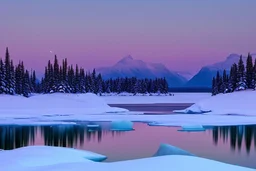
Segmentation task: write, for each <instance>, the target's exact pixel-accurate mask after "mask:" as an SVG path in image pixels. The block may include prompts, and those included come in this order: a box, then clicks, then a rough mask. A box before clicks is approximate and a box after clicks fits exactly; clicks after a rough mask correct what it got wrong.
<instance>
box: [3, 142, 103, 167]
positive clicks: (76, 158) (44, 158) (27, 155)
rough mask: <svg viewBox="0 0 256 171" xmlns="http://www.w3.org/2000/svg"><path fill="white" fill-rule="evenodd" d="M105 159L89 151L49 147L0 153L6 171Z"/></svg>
mask: <svg viewBox="0 0 256 171" xmlns="http://www.w3.org/2000/svg"><path fill="white" fill-rule="evenodd" d="M106 158H107V157H106V156H103V155H101V154H97V153H94V152H90V151H83V150H76V149H72V148H63V147H51V146H28V147H22V148H17V149H14V150H4V151H1V152H0V159H1V161H0V162H2V163H5V167H4V168H6V170H7V168H8V169H10V168H12V167H18V166H21V167H39V166H40V167H41V166H47V165H54V164H61V163H62V164H63V163H73V162H92V161H103V160H105V159H106ZM7 163H9V164H7ZM10 163H14V165H13V164H11V165H10ZM8 165H9V166H8ZM15 165H16V166H15ZM4 168H3V165H1V170H2V169H3V170H5V169H4Z"/></svg>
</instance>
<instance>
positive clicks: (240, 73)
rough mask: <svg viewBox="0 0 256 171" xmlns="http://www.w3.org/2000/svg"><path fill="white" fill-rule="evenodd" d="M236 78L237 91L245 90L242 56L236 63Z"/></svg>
mask: <svg viewBox="0 0 256 171" xmlns="http://www.w3.org/2000/svg"><path fill="white" fill-rule="evenodd" d="M237 78H238V85H237V89H238V90H244V89H246V77H245V67H244V62H243V59H242V56H240V59H239V62H238V72H237Z"/></svg>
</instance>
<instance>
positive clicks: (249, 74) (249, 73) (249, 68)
mask: <svg viewBox="0 0 256 171" xmlns="http://www.w3.org/2000/svg"><path fill="white" fill-rule="evenodd" d="M246 86H247V87H248V88H253V62H252V56H251V54H250V53H249V54H248V57H247V60H246Z"/></svg>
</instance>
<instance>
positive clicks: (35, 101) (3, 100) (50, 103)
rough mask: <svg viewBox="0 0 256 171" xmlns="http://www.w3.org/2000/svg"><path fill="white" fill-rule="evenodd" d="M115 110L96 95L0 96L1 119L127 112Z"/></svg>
mask: <svg viewBox="0 0 256 171" xmlns="http://www.w3.org/2000/svg"><path fill="white" fill-rule="evenodd" d="M127 111H128V110H126V109H121V108H113V107H110V106H108V105H107V103H106V102H105V101H104V100H103V99H102V98H100V97H98V96H96V95H95V94H91V93H87V94H62V93H56V94H44V95H38V94H36V95H34V96H32V97H29V98H25V97H23V96H11V95H0V119H2V118H4V117H22V118H24V117H29V118H31V117H37V116H52V115H70V114H81V115H83V114H102V113H116V112H127Z"/></svg>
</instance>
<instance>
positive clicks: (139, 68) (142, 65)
mask: <svg viewBox="0 0 256 171" xmlns="http://www.w3.org/2000/svg"><path fill="white" fill-rule="evenodd" d="M96 71H97V72H99V73H101V74H102V77H103V78H104V79H109V78H118V77H137V78H141V79H142V78H149V79H154V78H160V77H161V78H163V77H165V78H166V80H167V82H168V84H169V86H170V87H180V86H183V85H185V84H186V82H187V79H186V78H185V77H183V76H181V75H179V74H178V73H176V72H174V71H171V70H169V69H168V68H166V66H165V65H163V64H161V63H146V62H144V61H142V60H138V59H134V58H133V57H132V56H131V55H127V56H125V57H123V58H122V59H121V60H119V61H117V63H115V64H114V65H113V66H110V67H100V68H96Z"/></svg>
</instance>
